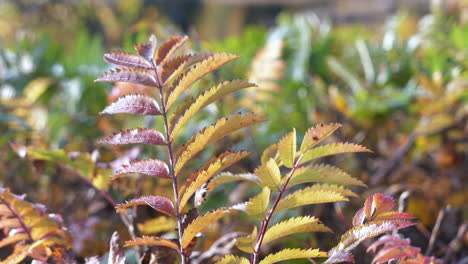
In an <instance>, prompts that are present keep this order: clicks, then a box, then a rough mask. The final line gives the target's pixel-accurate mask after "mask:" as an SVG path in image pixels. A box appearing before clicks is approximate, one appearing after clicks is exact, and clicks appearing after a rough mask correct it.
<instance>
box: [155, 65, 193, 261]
mask: <svg viewBox="0 0 468 264" xmlns="http://www.w3.org/2000/svg"><path fill="white" fill-rule="evenodd" d="M152 64H153V69H154V72H155V73H156V82H157V83H158V87H157V88H158V90H159V97H160V100H161V108H162V109H161V110H162V116H163V119H164V130H165V134H166V135H165V136H166V141H167V142H166V143H167V152H168V155H169V169H170V172H171V180H172V190H173V193H174V203H175V204H174V208H175V213H176V218H177V230H178V235H179V246H180V247H182V236H183V235H184V230H183V225H182V215H181V214H180V213H179V187H178V184H177V175H176V173H175V169H174V166H175V159H174V153H173V149H172V141H171V135H170V131H169V124H168V121H167V109H166V102H165V101H164V93H163V89H162V87H163V84H162V83H161V76H160V72H159V71H158V68H157V66H156V64H155V62H154V61H153V62H152ZM186 254H187V253H186V251H185V249H184V248H180V255H181V259H182V264H189V263H190V258H189V256H187V255H186Z"/></svg>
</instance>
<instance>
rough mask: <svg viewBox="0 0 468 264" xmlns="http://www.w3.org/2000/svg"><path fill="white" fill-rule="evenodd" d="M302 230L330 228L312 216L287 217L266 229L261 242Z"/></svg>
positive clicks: (322, 230)
mask: <svg viewBox="0 0 468 264" xmlns="http://www.w3.org/2000/svg"><path fill="white" fill-rule="evenodd" d="M304 232H331V230H330V229H329V228H328V227H326V226H325V225H323V224H322V223H320V221H319V220H318V219H317V218H315V217H312V216H304V217H295V218H289V219H288V220H286V221H283V222H280V223H278V224H276V225H274V226H272V227H271V228H269V229H268V230H267V232H266V233H265V237H264V238H263V244H266V243H268V242H271V241H273V240H275V239H278V238H281V237H285V236H288V235H291V234H296V233H304Z"/></svg>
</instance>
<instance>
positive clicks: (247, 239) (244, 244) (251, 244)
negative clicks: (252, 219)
mask: <svg viewBox="0 0 468 264" xmlns="http://www.w3.org/2000/svg"><path fill="white" fill-rule="evenodd" d="M257 235H258V230H257V227H256V226H254V228H253V230H252V233H250V235H248V236H244V237H238V238H237V239H236V247H237V248H238V249H240V250H242V251H244V252H246V253H253V252H254V248H255V243H256V242H257Z"/></svg>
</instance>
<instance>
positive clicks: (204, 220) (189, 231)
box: [181, 209, 229, 248]
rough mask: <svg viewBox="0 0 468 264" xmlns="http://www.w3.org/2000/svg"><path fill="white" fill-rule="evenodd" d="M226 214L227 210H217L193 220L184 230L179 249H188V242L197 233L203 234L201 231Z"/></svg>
mask: <svg viewBox="0 0 468 264" xmlns="http://www.w3.org/2000/svg"><path fill="white" fill-rule="evenodd" d="M227 214H229V210H226V209H218V210H216V211H211V212H209V213H206V214H205V215H203V216H199V217H197V218H195V220H193V221H192V222H191V223H190V224H189V225H188V226H187V228H185V230H184V234H183V236H182V240H181V247H182V248H186V247H188V246H189V245H190V242H192V240H193V239H194V238H195V237H196V236H197V234H198V233H200V232H203V230H205V229H206V228H207V227H208V226H209V225H212V224H214V223H215V222H216V221H218V219H220V218H221V217H223V216H225V215H227Z"/></svg>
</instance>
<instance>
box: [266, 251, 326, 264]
mask: <svg viewBox="0 0 468 264" xmlns="http://www.w3.org/2000/svg"><path fill="white" fill-rule="evenodd" d="M326 256H327V253H326V252H323V251H320V250H318V249H301V248H292V249H289V248H288V249H283V250H281V251H280V252H277V253H274V254H270V255H268V256H267V257H266V258H264V259H263V260H262V261H260V263H259V264H273V263H277V262H280V261H284V260H289V259H301V258H323V257H326Z"/></svg>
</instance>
